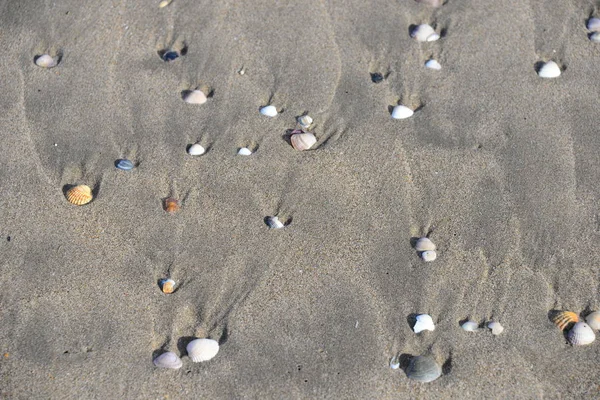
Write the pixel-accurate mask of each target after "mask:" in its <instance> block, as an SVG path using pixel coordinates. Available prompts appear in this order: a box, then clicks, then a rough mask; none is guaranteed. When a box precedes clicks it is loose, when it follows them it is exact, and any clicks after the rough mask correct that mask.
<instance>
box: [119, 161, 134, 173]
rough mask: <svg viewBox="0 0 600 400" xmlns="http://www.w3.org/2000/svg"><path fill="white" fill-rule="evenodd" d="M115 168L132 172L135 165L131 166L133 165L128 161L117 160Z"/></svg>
mask: <svg viewBox="0 0 600 400" xmlns="http://www.w3.org/2000/svg"><path fill="white" fill-rule="evenodd" d="M115 166H116V167H117V168H118V169H122V170H123V171H129V170H132V169H133V167H134V166H135V165H133V163H132V162H131V161H129V160H126V159H122V160H117V162H116V164H115Z"/></svg>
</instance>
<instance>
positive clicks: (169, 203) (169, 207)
mask: <svg viewBox="0 0 600 400" xmlns="http://www.w3.org/2000/svg"><path fill="white" fill-rule="evenodd" d="M164 207H165V211H166V212H168V213H171V214H172V213H174V212H177V211H179V201H177V199H174V198H172V197H169V198H168V199H166V200H165V205H164Z"/></svg>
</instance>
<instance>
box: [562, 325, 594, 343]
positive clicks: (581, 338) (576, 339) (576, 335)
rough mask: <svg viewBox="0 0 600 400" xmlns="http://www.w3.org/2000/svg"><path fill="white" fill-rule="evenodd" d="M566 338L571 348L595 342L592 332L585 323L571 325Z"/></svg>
mask: <svg viewBox="0 0 600 400" xmlns="http://www.w3.org/2000/svg"><path fill="white" fill-rule="evenodd" d="M567 337H568V339H569V342H570V343H571V344H572V345H573V346H585V345H586V344H590V343H592V342H593V341H594V340H596V334H595V333H594V330H593V329H592V328H591V327H590V326H589V325H588V324H586V323H585V322H578V323H576V324H575V325H573V327H572V328H571V330H570V331H569V333H568V335H567Z"/></svg>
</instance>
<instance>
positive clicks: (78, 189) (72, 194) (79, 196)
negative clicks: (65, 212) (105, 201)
mask: <svg viewBox="0 0 600 400" xmlns="http://www.w3.org/2000/svg"><path fill="white" fill-rule="evenodd" d="M93 198H94V196H93V195H92V188H90V187H89V186H87V185H78V186H75V187H72V188H71V189H69V190H67V200H68V201H69V203H71V204H75V205H76V206H83V205H85V204H87V203H89V202H90V201H92V199H93Z"/></svg>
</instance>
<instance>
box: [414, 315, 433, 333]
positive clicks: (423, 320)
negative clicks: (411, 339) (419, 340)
mask: <svg viewBox="0 0 600 400" xmlns="http://www.w3.org/2000/svg"><path fill="white" fill-rule="evenodd" d="M434 330H435V324H434V323H433V318H431V315H428V314H421V315H417V322H416V323H415V326H413V331H415V333H419V332H422V331H434Z"/></svg>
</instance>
